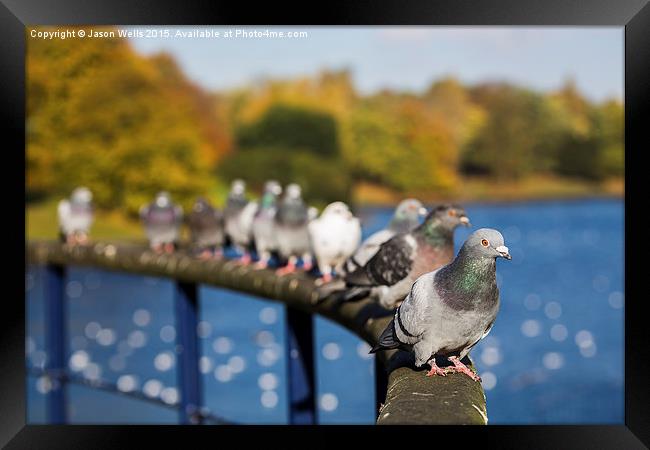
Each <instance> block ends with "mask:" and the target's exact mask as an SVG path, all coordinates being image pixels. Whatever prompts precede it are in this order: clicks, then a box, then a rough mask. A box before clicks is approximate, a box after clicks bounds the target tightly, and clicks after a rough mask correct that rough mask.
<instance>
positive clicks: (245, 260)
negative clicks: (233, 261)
mask: <svg viewBox="0 0 650 450" xmlns="http://www.w3.org/2000/svg"><path fill="white" fill-rule="evenodd" d="M252 261H253V258H251V255H250V254H249V253H244V254H243V255H242V256H241V257H240V258H239V259H238V260H237V263H238V264H241V265H242V266H247V265H249V264H250V263H251V262H252Z"/></svg>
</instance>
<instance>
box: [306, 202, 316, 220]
mask: <svg viewBox="0 0 650 450" xmlns="http://www.w3.org/2000/svg"><path fill="white" fill-rule="evenodd" d="M316 219H318V208H316V207H315V206H310V207H309V208H307V221H308V222H311V221H313V220H316Z"/></svg>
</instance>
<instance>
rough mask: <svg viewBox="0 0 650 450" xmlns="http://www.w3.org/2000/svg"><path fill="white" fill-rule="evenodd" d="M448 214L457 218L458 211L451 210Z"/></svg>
mask: <svg viewBox="0 0 650 450" xmlns="http://www.w3.org/2000/svg"><path fill="white" fill-rule="evenodd" d="M447 214H449V215H450V216H451V217H456V210H455V209H450V210H449V212H448V213H447Z"/></svg>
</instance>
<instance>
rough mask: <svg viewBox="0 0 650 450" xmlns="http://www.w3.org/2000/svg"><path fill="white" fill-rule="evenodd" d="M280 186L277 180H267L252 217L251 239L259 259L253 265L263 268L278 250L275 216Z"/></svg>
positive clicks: (280, 191) (280, 190)
mask: <svg viewBox="0 0 650 450" xmlns="http://www.w3.org/2000/svg"><path fill="white" fill-rule="evenodd" d="M281 193H282V186H280V183H278V182H277V181H273V180H271V181H267V182H266V184H265V185H264V193H263V194H262V199H261V200H260V204H259V208H258V209H257V212H256V213H255V217H254V218H253V240H254V242H255V251H256V252H257V256H258V258H259V261H257V263H256V264H255V267H257V268H259V269H264V268H266V267H267V266H268V264H269V260H270V259H271V255H272V254H273V252H276V251H277V250H278V240H277V237H276V234H275V216H276V214H277V211H278V196H279V195H280V194H281Z"/></svg>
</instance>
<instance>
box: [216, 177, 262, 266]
mask: <svg viewBox="0 0 650 450" xmlns="http://www.w3.org/2000/svg"><path fill="white" fill-rule="evenodd" d="M255 211H257V203H256V202H249V201H248V200H247V199H246V183H244V181H242V180H234V181H233V182H232V185H231V188H230V193H229V194H228V200H226V207H225V209H224V220H225V226H226V235H227V236H228V238H229V240H230V243H231V244H232V245H233V246H234V247H235V248H236V249H237V251H238V252H239V253H241V255H242V256H241V258H240V259H239V261H240V262H241V263H242V264H248V263H250V261H251V255H250V250H251V246H252V241H253V217H254V216H255Z"/></svg>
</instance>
